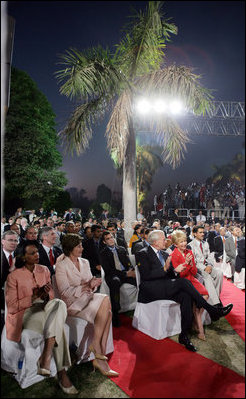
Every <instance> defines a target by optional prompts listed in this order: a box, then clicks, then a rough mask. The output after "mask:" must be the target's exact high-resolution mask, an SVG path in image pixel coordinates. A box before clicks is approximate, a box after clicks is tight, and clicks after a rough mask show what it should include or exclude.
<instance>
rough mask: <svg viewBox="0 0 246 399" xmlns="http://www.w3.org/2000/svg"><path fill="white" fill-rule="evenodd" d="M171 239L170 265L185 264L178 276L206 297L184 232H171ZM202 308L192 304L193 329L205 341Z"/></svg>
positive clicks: (206, 292) (206, 294) (206, 293)
mask: <svg viewBox="0 0 246 399" xmlns="http://www.w3.org/2000/svg"><path fill="white" fill-rule="evenodd" d="M172 241H173V244H174V245H175V247H176V248H175V249H174V251H173V252H172V255H171V257H172V265H173V267H174V269H175V268H176V267H177V266H179V265H180V264H182V265H184V266H186V268H185V269H184V270H183V271H182V272H181V273H180V277H184V278H187V279H188V280H190V282H191V283H192V284H193V286H194V287H195V288H196V289H197V291H198V292H199V293H200V294H201V295H202V296H203V297H204V299H206V300H207V299H208V291H207V290H206V288H205V287H204V285H202V284H201V283H200V282H199V281H198V280H197V279H196V278H195V275H196V274H197V268H196V264H195V259H194V256H193V253H192V251H191V250H189V249H187V248H186V246H187V237H186V234H185V233H183V231H181V230H176V231H174V232H173V233H172ZM203 310H204V309H203V308H201V309H198V308H197V307H196V306H194V318H195V329H196V331H197V332H198V338H199V339H201V340H203V341H205V340H206V338H205V334H204V329H203V323H202V313H203Z"/></svg>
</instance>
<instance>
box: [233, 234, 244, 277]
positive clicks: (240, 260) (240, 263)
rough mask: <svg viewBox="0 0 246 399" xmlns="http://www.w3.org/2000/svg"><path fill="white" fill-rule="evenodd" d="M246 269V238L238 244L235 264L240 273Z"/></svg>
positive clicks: (241, 239)
mask: <svg viewBox="0 0 246 399" xmlns="http://www.w3.org/2000/svg"><path fill="white" fill-rule="evenodd" d="M243 268H245V238H244V237H240V239H239V241H238V242H237V256H236V262H235V271H236V272H237V273H240V272H241V270H242V269H243Z"/></svg>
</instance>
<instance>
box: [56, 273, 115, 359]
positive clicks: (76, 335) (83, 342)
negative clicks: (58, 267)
mask: <svg viewBox="0 0 246 399" xmlns="http://www.w3.org/2000/svg"><path fill="white" fill-rule="evenodd" d="M52 286H53V289H54V293H55V296H56V298H60V295H59V291H58V288H57V284H56V278H55V275H53V276H52ZM65 325H66V326H67V327H68V330H69V338H68V337H67V339H68V341H69V345H70V346H74V345H75V347H76V348H77V355H78V361H77V363H81V362H82V363H84V362H87V361H90V360H93V359H95V356H94V354H93V353H89V352H88V347H89V346H90V343H91V341H92V339H93V334H94V326H93V324H90V323H88V322H87V321H86V320H84V319H81V318H80V317H74V316H67V319H66V323H65ZM113 351H114V343H113V332H112V323H111V326H110V330H109V336H108V342H107V346H106V354H108V353H111V352H113Z"/></svg>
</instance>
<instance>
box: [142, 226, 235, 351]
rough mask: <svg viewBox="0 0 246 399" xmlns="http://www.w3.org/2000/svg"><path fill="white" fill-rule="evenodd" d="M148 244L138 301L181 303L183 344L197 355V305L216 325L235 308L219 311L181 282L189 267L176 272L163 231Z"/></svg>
mask: <svg viewBox="0 0 246 399" xmlns="http://www.w3.org/2000/svg"><path fill="white" fill-rule="evenodd" d="M148 241H149V244H150V245H149V246H148V247H147V248H144V249H142V250H141V251H140V252H138V267H139V272H140V278H141V282H140V285H139V296H138V301H139V302H142V303H148V302H152V301H156V300H159V299H168V300H173V301H175V302H178V303H179V304H180V309H181V334H180V335H179V343H181V344H183V345H185V347H186V348H187V349H188V350H191V351H193V352H194V351H196V348H195V347H194V345H193V344H192V342H191V341H190V340H189V338H188V332H189V330H190V328H191V326H192V319H193V302H195V304H196V306H197V307H198V308H199V309H200V308H204V309H206V310H207V311H208V313H209V315H210V317H211V319H212V320H213V321H215V320H218V319H219V318H220V317H222V316H225V315H226V314H228V313H229V312H230V311H231V309H232V306H233V305H232V304H229V305H227V306H225V307H223V308H216V307H214V306H212V305H210V304H208V302H207V301H205V299H204V298H203V297H202V296H201V295H200V294H199V292H198V291H197V290H196V289H195V288H194V286H193V285H192V283H191V282H190V281H189V280H187V279H186V278H178V277H179V273H181V272H182V271H183V270H184V269H185V268H186V267H185V265H184V264H180V265H179V266H178V267H177V268H176V269H175V271H174V269H173V268H172V266H171V258H170V257H169V256H168V254H167V253H166V252H165V251H163V249H164V248H165V235H164V233H163V231H161V230H156V231H152V232H151V233H150V234H149V236H148ZM177 274H178V277H177Z"/></svg>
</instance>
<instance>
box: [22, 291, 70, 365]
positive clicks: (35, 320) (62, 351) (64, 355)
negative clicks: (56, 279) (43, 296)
mask: <svg viewBox="0 0 246 399" xmlns="http://www.w3.org/2000/svg"><path fill="white" fill-rule="evenodd" d="M66 317H67V306H66V304H65V302H63V301H62V300H61V299H57V298H55V299H52V300H50V301H49V302H48V303H47V304H46V306H45V307H44V309H42V304H41V303H35V304H33V305H32V306H31V307H30V308H28V309H26V311H25V313H24V316H23V328H27V329H28V330H33V331H36V332H38V333H40V334H43V335H44V339H47V338H51V337H55V345H54V348H53V355H54V359H55V363H56V368H57V371H61V370H63V369H64V368H66V367H70V366H71V358H70V353H69V347H68V343H67V340H66V336H65V331H64V324H65V321H66Z"/></svg>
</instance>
